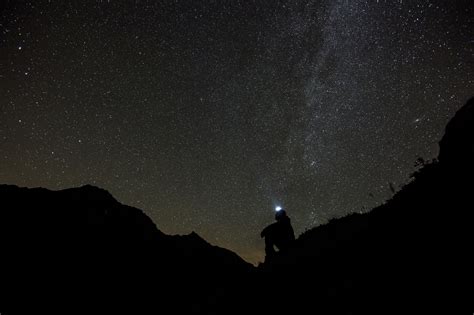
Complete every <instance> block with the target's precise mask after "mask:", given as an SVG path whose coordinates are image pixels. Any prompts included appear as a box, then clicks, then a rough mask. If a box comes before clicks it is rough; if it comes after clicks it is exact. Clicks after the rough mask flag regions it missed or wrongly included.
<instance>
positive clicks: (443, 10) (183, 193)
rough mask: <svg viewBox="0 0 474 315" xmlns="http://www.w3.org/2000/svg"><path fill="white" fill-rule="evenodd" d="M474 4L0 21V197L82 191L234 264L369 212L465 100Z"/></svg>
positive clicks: (261, 7)
mask: <svg viewBox="0 0 474 315" xmlns="http://www.w3.org/2000/svg"><path fill="white" fill-rule="evenodd" d="M473 7H474V5H473V4H472V1H471V0H458V1H456V0H454V1H441V0H439V1H435V0H433V1H408V0H390V1H389V0H378V1H377V0H373V1H362V0H361V1H348V0H344V1H343V0H321V1H316V0H313V1H298V0H292V1H276V0H272V1H243V0H240V1H239V0H235V1H230V0H224V1H212V0H205V1H204V0H203V1H184V0H176V1H171V0H166V1H151V0H149V1H146V0H135V1H132V0H130V1H115V0H109V1H89V0H84V1H54V0H53V1H43V0H38V1H16V0H6V1H2V4H0V183H5V184H16V185H20V186H27V187H37V186H42V187H47V188H50V189H62V188H68V187H76V186H80V185H84V184H93V185H97V186H100V187H102V188H105V189H107V190H109V191H110V192H111V193H112V194H113V195H114V196H115V197H116V198H117V199H118V200H119V201H120V202H122V203H125V204H129V205H132V206H135V207H138V208H140V209H143V210H144V211H145V212H146V213H147V214H148V215H149V216H150V217H151V218H152V219H153V220H154V221H155V223H156V224H157V226H158V228H159V229H160V230H162V231H163V232H165V233H170V234H183V233H189V232H191V231H196V232H197V233H198V234H200V235H201V236H202V237H204V238H205V239H206V240H208V241H209V242H210V243H212V244H215V245H219V246H222V247H226V248H229V249H231V250H233V251H236V252H237V253H238V254H239V255H241V256H242V257H243V258H244V259H246V260H248V261H250V262H253V263H255V262H257V261H259V260H262V258H263V251H264V250H263V249H264V244H263V241H262V240H261V239H260V237H259V233H260V231H261V229H262V228H263V227H265V226H266V225H267V224H269V223H271V222H273V216H274V207H275V206H277V205H280V206H283V207H284V208H285V209H286V210H287V213H288V215H289V216H290V217H291V219H292V223H293V226H294V228H295V232H296V234H300V233H302V232H303V231H305V230H306V229H308V228H311V227H313V226H316V225H318V224H322V223H325V222H327V220H329V219H331V218H333V217H340V216H343V215H345V214H348V213H351V212H361V211H368V210H370V209H371V208H372V207H373V206H375V205H377V204H380V203H382V202H383V201H384V200H386V199H388V198H390V197H391V196H392V195H393V191H392V190H398V189H400V186H402V185H403V184H405V183H407V182H408V181H409V175H410V174H411V173H412V172H413V171H414V170H415V169H416V168H415V166H414V163H415V161H416V159H417V158H418V157H422V158H424V159H427V160H429V159H432V158H434V157H435V156H436V155H437V152H438V145H437V143H438V141H439V139H440V137H441V136H442V134H443V130H444V126H445V124H446V123H447V122H448V121H449V119H450V117H452V116H453V114H454V113H455V111H456V110H457V109H458V108H459V107H461V106H462V104H464V103H465V102H466V100H467V99H468V98H469V97H472V96H473V95H474V8H473Z"/></svg>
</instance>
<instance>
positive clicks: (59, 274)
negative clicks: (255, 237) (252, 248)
mask: <svg viewBox="0 0 474 315" xmlns="http://www.w3.org/2000/svg"><path fill="white" fill-rule="evenodd" d="M473 104H474V99H471V100H469V101H468V103H467V104H466V105H465V106H464V107H462V108H461V109H460V110H459V111H458V112H457V114H456V115H455V116H454V118H453V119H452V120H451V121H450V122H449V123H448V125H447V127H446V131H445V135H444V136H443V138H442V139H441V141H440V153H439V157H438V159H437V160H433V161H430V162H425V161H422V160H419V161H418V164H419V165H420V166H421V167H420V168H419V169H418V170H417V171H416V172H415V173H414V174H412V181H411V182H409V183H408V184H407V185H405V186H404V187H403V188H402V189H400V190H399V191H398V192H397V193H396V194H395V195H394V196H393V197H392V198H391V199H390V200H388V201H387V202H385V203H384V204H382V205H380V206H378V207H377V208H375V209H373V210H372V211H370V212H368V213H364V214H350V215H348V216H346V217H342V218H337V219H333V220H331V221H330V222H329V223H328V224H325V225H322V226H318V227H315V228H313V229H310V230H308V231H306V232H305V233H303V234H302V235H300V236H299V237H298V239H297V240H296V241H295V242H294V245H293V247H292V248H290V249H288V250H287V251H285V252H284V253H279V254H278V255H276V256H275V258H273V259H272V260H271V261H269V262H266V263H264V264H261V265H260V266H259V267H258V268H254V267H253V266H251V265H250V264H248V263H246V262H244V261H243V260H242V259H241V258H240V257H238V256H237V255H236V254H235V253H233V252H231V251H229V250H226V249H223V248H219V247H216V246H212V245H210V244H209V243H207V242H206V241H205V240H204V239H202V238H201V237H200V236H199V235H197V234H196V233H194V232H193V233H191V234H189V235H182V236H172V235H166V234H164V233H162V232H161V231H159V230H158V229H157V227H156V226H155V224H154V223H153V222H152V221H151V219H150V218H148V217H147V216H146V215H145V214H144V213H143V212H142V211H141V210H139V209H136V208H133V207H129V206H126V205H122V204H120V203H119V202H118V201H116V200H115V199H114V198H113V197H112V195H110V194H109V193H108V192H107V191H105V190H102V189H100V188H97V187H93V186H83V187H80V188H73V189H66V190H61V191H50V190H47V189H43V188H34V189H28V188H19V187H16V186H11V185H1V186H0V206H1V208H0V209H1V210H0V257H1V260H0V278H1V282H0V287H1V292H0V293H1V294H0V312H1V314H2V315H3V314H32V313H48V314H73V313H78V314H79V313H81V314H152V313H166V314H245V313H252V314H307V313H318V314H387V313H388V314H405V313H421V314H428V313H440V312H442V313H447V314H456V313H461V311H463V312H465V313H468V314H469V313H472V312H473V311H474V303H473V302H472V296H473V289H472V284H473V283H474V282H473V280H474V279H473V278H474V277H473V273H472V259H471V258H470V256H471V255H470V254H471V253H470V252H471V250H472V239H474V237H473V228H472V224H473V209H474V207H473V191H474V184H473V175H474V167H473V165H474V164H473V163H474V134H473V130H474V129H473V128H474V123H473V119H474V109H473V108H474V107H473V106H474V105H473Z"/></svg>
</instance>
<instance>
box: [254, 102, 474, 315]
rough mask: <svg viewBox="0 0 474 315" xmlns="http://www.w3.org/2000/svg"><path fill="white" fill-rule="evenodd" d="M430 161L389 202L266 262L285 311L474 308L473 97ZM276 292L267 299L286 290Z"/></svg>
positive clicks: (306, 236) (312, 234)
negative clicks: (283, 297)
mask: <svg viewBox="0 0 474 315" xmlns="http://www.w3.org/2000/svg"><path fill="white" fill-rule="evenodd" d="M423 164H424V165H423V167H422V168H421V169H419V170H418V171H417V172H415V173H414V174H413V175H412V177H413V181H411V182H410V183H408V184H407V185H405V186H404V187H403V188H402V189H401V190H400V191H399V192H398V193H396V194H395V195H394V196H393V198H392V199H390V200H388V201H387V202H386V203H384V204H383V205H381V206H379V207H377V208H375V209H373V210H372V211H370V212H368V213H364V214H350V215H348V216H346V217H343V218H339V219H334V220H332V221H330V222H329V223H328V224H325V225H322V226H318V227H316V228H313V229H311V230H308V231H306V232H305V233H303V234H302V235H300V237H299V238H298V239H297V241H296V243H295V246H294V247H293V248H292V250H291V251H289V252H287V253H286V254H284V255H280V256H279V257H277V259H274V260H273V261H272V262H271V263H269V264H265V265H263V266H261V269H262V270H263V271H266V272H267V273H269V274H272V276H273V277H274V278H276V279H279V283H280V288H282V287H283V288H290V290H288V291H287V292H286V298H287V299H288V300H289V301H292V302H291V303H290V305H289V306H288V309H287V310H286V311H290V310H291V311H292V312H296V313H303V312H304V310H306V309H311V308H313V307H314V305H316V304H317V305H318V309H319V310H320V311H322V312H323V314H367V313H377V314H387V313H393V314H395V313H397V314H400V313H422V314H428V313H431V312H436V313H439V312H443V311H442V310H444V313H449V314H456V313H457V312H456V311H461V310H462V311H464V312H466V311H467V313H472V312H473V311H474V302H473V301H474V300H473V299H472V296H474V295H473V293H474V292H473V291H474V290H473V289H472V283H473V280H474V276H473V273H472V264H471V262H472V259H471V258H470V256H471V253H470V251H471V248H472V240H473V239H474V237H473V236H474V235H473V234H474V233H473V231H474V229H473V223H474V222H473V211H474V207H473V204H474V200H473V192H474V182H473V178H474V176H473V175H474V171H473V170H474V167H473V165H474V99H471V100H469V101H468V103H467V104H466V105H465V106H463V107H462V108H461V109H460V110H459V111H458V112H457V113H456V115H455V116H454V118H453V119H452V120H451V121H450V122H449V123H448V125H447V127H446V130H445V135H444V136H443V138H442V140H441V141H440V153H439V158H438V160H434V161H431V162H429V163H426V162H424V163H423ZM302 283H306V284H307V286H304V285H302ZM272 288H277V286H275V285H270V286H268V290H266V291H265V292H267V293H268V297H267V298H271V297H272V296H275V295H276V294H278V293H279V289H272ZM281 309H282V308H281V307H275V308H274V309H271V310H270V311H269V312H270V313H272V312H273V313H284V312H282V311H281Z"/></svg>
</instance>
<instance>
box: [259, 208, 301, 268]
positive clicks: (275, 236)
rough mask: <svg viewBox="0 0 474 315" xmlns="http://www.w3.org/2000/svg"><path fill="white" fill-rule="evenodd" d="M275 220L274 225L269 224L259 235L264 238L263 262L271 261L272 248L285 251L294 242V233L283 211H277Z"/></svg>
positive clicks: (273, 253) (273, 251)
mask: <svg viewBox="0 0 474 315" xmlns="http://www.w3.org/2000/svg"><path fill="white" fill-rule="evenodd" d="M275 220H276V222H275V223H273V224H270V225H269V226H267V227H266V228H264V229H263V231H262V232H261V233H260V236H261V237H262V238H263V237H264V238H265V255H266V257H265V260H267V259H271V258H272V257H273V256H274V255H275V247H274V246H276V247H277V248H278V250H279V251H285V250H286V249H288V247H290V245H291V243H292V242H293V241H294V240H295V232H294V231H293V227H292V226H291V220H290V218H289V217H288V216H287V215H286V212H285V210H280V211H277V213H275Z"/></svg>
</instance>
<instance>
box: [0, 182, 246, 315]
mask: <svg viewBox="0 0 474 315" xmlns="http://www.w3.org/2000/svg"><path fill="white" fill-rule="evenodd" d="M0 200H1V211H0V246H1V247H0V251H1V252H0V255H1V257H2V260H1V262H0V276H1V278H2V281H1V282H2V285H1V286H2V292H1V293H2V294H1V297H0V308H1V309H0V311H1V312H2V314H10V313H11V314H27V313H30V314H31V313H32V312H39V313H43V312H44V313H64V312H65V310H67V311H66V313H71V312H76V311H77V312H79V310H80V311H81V312H83V313H86V314H91V313H102V314H103V313H104V312H105V313H117V312H123V313H125V312H126V311H130V312H131V313H137V312H138V311H139V310H140V309H143V311H144V312H145V310H147V309H149V308H150V307H151V305H152V304H156V306H153V308H154V309H156V310H169V309H174V310H180V311H183V312H190V311H193V307H194V306H193V305H194V304H196V303H199V304H203V303H204V304H205V302H203V301H205V300H206V299H208V298H209V296H210V295H212V294H214V292H215V291H216V290H217V289H221V290H222V287H223V284H222V282H223V280H224V279H229V280H232V279H234V278H236V280H237V279H238V278H239V277H240V276H239V275H240V274H243V273H249V272H251V271H252V270H253V269H254V267H253V266H252V265H250V264H248V263H247V262H245V261H244V260H242V259H241V258H240V257H239V256H238V255H237V254H235V253H233V252H231V251H229V250H227V249H224V248H220V247H217V246H212V245H210V244H209V243H207V242H206V241H205V240H203V239H202V238H201V237H200V236H198V235H197V234H196V233H194V232H193V233H191V234H189V235H182V236H179V235H177V236H172V235H166V234H164V233H162V232H161V231H160V230H158V229H157V227H156V226H155V224H154V223H153V222H152V220H151V219H150V218H149V217H147V216H146V215H145V214H144V213H143V212H142V211H141V210H139V209H136V208H133V207H129V206H126V205H122V204H120V203H119V202H118V201H116V200H115V199H114V198H113V197H112V195H111V194H110V193H108V192H107V191H105V190H103V189H100V188H97V187H93V186H90V185H86V186H83V187H80V188H72V189H66V190H61V191H51V190H47V189H43V188H34V189H28V188H19V187H16V186H11V185H0ZM240 278H241V277H240ZM197 283H199V285H197ZM177 292H179V294H176V293H177ZM25 301H30V302H29V303H25ZM33 301H34V302H33ZM183 301H185V302H183ZM63 304H64V305H66V306H67V307H66V308H64V307H63V306H62V305H63ZM71 305H74V307H71Z"/></svg>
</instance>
